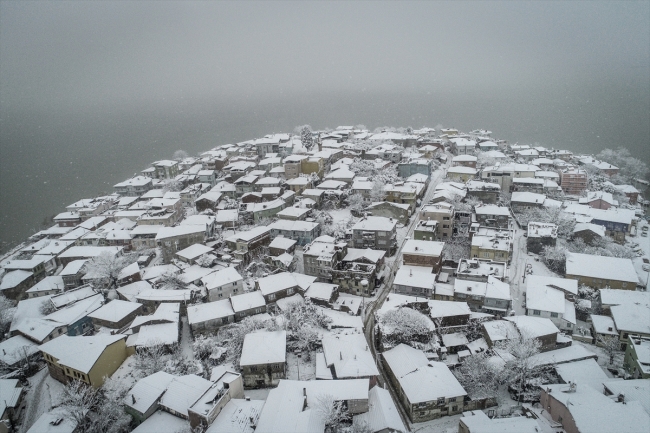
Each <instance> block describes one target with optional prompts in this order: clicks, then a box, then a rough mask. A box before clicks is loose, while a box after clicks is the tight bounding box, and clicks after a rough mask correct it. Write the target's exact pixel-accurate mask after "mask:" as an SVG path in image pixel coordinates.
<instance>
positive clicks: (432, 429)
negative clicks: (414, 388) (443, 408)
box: [409, 414, 461, 433]
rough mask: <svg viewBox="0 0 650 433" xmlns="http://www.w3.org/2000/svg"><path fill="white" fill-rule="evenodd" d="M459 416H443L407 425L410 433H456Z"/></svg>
mask: <svg viewBox="0 0 650 433" xmlns="http://www.w3.org/2000/svg"><path fill="white" fill-rule="evenodd" d="M460 417H461V415H460V414H459V415H453V416H443V417H440V418H438V419H432V420H431V421H426V422H418V423H415V424H409V427H410V429H411V432H412V433H416V432H417V433H457V432H458V420H459V419H460Z"/></svg>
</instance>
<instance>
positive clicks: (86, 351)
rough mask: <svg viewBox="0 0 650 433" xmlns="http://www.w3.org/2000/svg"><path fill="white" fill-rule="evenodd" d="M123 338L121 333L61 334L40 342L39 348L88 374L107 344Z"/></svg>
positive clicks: (66, 364) (60, 361) (59, 360)
mask: <svg viewBox="0 0 650 433" xmlns="http://www.w3.org/2000/svg"><path fill="white" fill-rule="evenodd" d="M125 338H126V335H121V334H116V335H109V334H97V335H92V336H78V337H70V336H68V335H62V336H60V337H58V338H55V339H53V340H50V341H48V342H47V343H45V344H41V346H40V350H41V351H43V352H45V353H47V354H49V355H51V356H53V357H54V358H56V359H58V362H59V364H61V365H65V366H67V367H70V368H73V369H75V370H77V371H80V372H82V373H85V374H88V373H89V372H90V370H91V369H92V368H93V366H94V365H95V363H96V362H97V360H98V359H99V357H100V356H101V355H102V353H104V350H106V348H107V347H108V346H110V345H111V344H114V343H115V342H117V341H120V340H122V339H125Z"/></svg>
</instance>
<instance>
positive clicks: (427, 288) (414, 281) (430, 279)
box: [393, 265, 435, 299]
mask: <svg viewBox="0 0 650 433" xmlns="http://www.w3.org/2000/svg"><path fill="white" fill-rule="evenodd" d="M434 281H435V274H433V273H432V269H431V268H428V267H423V266H409V265H402V266H401V267H400V268H399V269H398V270H397V273H396V274H395V279H394V280H393V291H394V292H395V293H403V294H405V295H411V296H421V297H423V298H426V299H433V293H434V290H435V283H434Z"/></svg>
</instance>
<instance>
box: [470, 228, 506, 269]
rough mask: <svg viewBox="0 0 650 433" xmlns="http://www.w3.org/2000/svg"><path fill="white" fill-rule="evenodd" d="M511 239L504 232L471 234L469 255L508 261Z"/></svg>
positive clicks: (475, 257)
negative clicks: (488, 234)
mask: <svg viewBox="0 0 650 433" xmlns="http://www.w3.org/2000/svg"><path fill="white" fill-rule="evenodd" d="M511 249H512V239H510V236H509V235H508V234H506V233H503V234H502V233H499V234H495V235H493V236H481V235H476V234H475V235H474V236H472V244H471V249H470V256H471V257H472V258H474V259H479V258H480V259H488V260H495V261H499V262H509V261H510V250H511Z"/></svg>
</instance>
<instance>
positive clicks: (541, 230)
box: [526, 221, 557, 254]
mask: <svg viewBox="0 0 650 433" xmlns="http://www.w3.org/2000/svg"><path fill="white" fill-rule="evenodd" d="M527 234H528V237H527V238H526V248H527V250H528V252H531V253H535V254H541V253H542V251H543V250H544V247H545V246H550V247H553V246H555V243H556V241H557V225H556V224H552V223H539V222H532V221H531V222H529V223H528V232H527Z"/></svg>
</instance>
